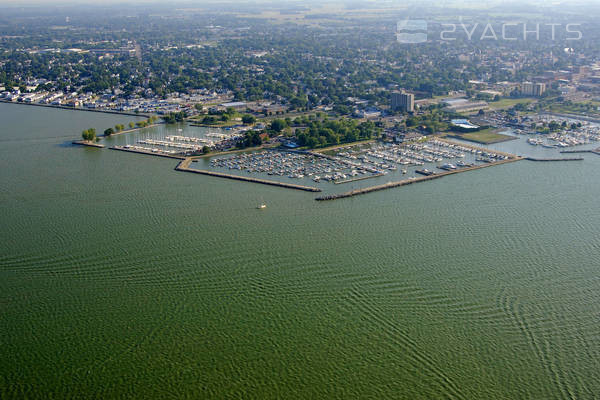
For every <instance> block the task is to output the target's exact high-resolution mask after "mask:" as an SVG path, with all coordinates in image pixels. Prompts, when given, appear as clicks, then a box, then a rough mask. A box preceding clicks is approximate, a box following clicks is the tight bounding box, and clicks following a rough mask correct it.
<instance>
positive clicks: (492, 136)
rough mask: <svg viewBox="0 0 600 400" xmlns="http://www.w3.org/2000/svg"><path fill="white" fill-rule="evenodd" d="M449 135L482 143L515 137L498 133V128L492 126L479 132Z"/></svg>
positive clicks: (504, 140)
mask: <svg viewBox="0 0 600 400" xmlns="http://www.w3.org/2000/svg"><path fill="white" fill-rule="evenodd" d="M448 136H450V137H454V138H458V139H463V140H468V141H469V142H475V143H480V144H492V143H500V142H506V141H508V140H513V139H514V136H509V135H503V134H501V133H498V129H492V128H488V129H483V130H481V131H477V132H467V133H454V134H451V135H448Z"/></svg>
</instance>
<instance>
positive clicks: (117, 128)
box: [115, 124, 125, 132]
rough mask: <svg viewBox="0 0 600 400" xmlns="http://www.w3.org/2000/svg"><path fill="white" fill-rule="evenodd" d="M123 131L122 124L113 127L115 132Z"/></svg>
mask: <svg viewBox="0 0 600 400" xmlns="http://www.w3.org/2000/svg"><path fill="white" fill-rule="evenodd" d="M123 129H125V125H123V124H117V125H115V132H121V131H122V130H123Z"/></svg>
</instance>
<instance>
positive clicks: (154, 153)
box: [103, 146, 186, 160]
mask: <svg viewBox="0 0 600 400" xmlns="http://www.w3.org/2000/svg"><path fill="white" fill-rule="evenodd" d="M103 147H104V146H103ZM109 149H111V150H119V151H126V152H129V153H137V154H145V155H148V156H155V157H165V158H174V159H176V160H184V159H185V158H186V157H184V156H178V155H174V154H165V153H160V152H153V151H145V150H139V149H128V148H125V147H123V146H113V147H109Z"/></svg>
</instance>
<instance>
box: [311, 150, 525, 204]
mask: <svg viewBox="0 0 600 400" xmlns="http://www.w3.org/2000/svg"><path fill="white" fill-rule="evenodd" d="M522 159H523V158H521V157H516V156H512V158H510V159H508V160H503V161H498V162H494V163H489V164H482V165H476V166H473V167H466V168H461V169H456V170H453V171H447V172H440V173H437V174H435V175H430V176H424V177H422V178H415V179H405V180H402V181H397V182H388V183H384V184H382V185H377V186H371V187H367V188H363V189H355V190H352V191H349V192H345V193H340V194H331V195H326V196H321V197H317V198H316V199H315V200H317V201H325V200H337V199H343V198H346V197H352V196H358V195H360V194H367V193H371V192H376V191H379V190H385V189H391V188H395V187H399V186H406V185H412V184H413V183H419V182H425V181H431V180H433V179H439V178H442V177H444V176H448V175H453V174H458V173H461V172H466V171H473V170H476V169H482V168H487V167H492V166H494V165H500V164H507V163H511V162H516V161H520V160H522Z"/></svg>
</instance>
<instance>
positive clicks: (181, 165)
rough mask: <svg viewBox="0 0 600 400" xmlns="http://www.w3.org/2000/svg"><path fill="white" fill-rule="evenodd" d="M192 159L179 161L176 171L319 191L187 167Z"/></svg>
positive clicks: (317, 189) (312, 188)
mask: <svg viewBox="0 0 600 400" xmlns="http://www.w3.org/2000/svg"><path fill="white" fill-rule="evenodd" d="M192 161H193V160H192V158H189V157H188V158H185V159H183V161H181V162H180V163H179V164H178V165H177V166H176V167H175V170H176V171H184V172H192V173H194V174H201V175H208V176H215V177H218V178H227V179H233V180H237V181H244V182H253V183H260V184H262V185H270V186H278V187H284V188H288V189H296V190H303V191H305V192H320V191H321V189H319V188H315V187H311V186H303V185H294V184H292V183H284V182H277V181H269V180H266V179H260V178H250V177H247V176H239V175H230V174H225V173H222V172H213V171H205V170H201V169H193V168H189V165H190V163H191V162H192Z"/></svg>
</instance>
